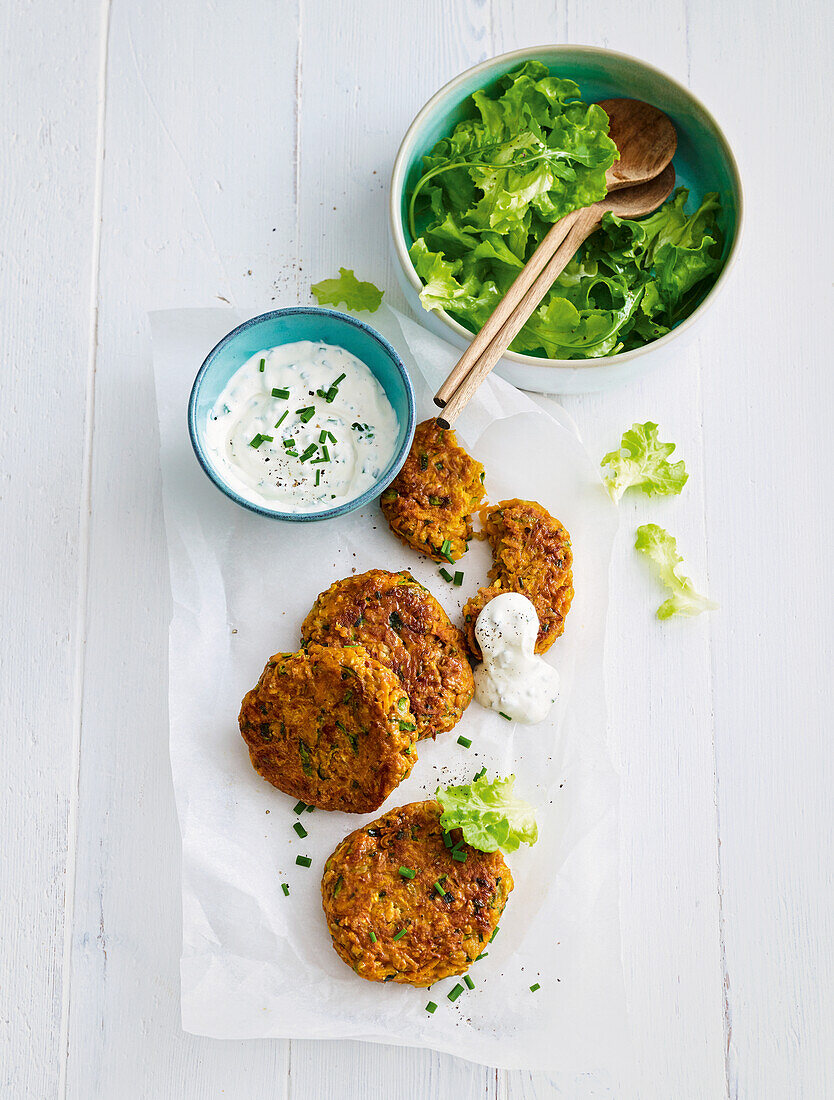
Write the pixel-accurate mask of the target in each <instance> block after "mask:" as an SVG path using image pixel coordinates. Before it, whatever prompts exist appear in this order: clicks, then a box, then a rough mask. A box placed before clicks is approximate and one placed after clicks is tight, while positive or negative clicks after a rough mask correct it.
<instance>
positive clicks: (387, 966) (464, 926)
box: [321, 802, 513, 986]
mask: <svg viewBox="0 0 834 1100" xmlns="http://www.w3.org/2000/svg"><path fill="white" fill-rule="evenodd" d="M440 814H441V806H440V804H439V803H438V802H411V803H409V805H407V806H400V807H398V808H397V809H396V810H391V811H390V812H389V813H387V814H384V815H383V816H382V817H380V818H378V819H377V820H376V821H373V822H371V824H370V825H365V826H364V827H363V828H361V829H357V830H356V832H353V833H351V834H350V836H348V837H346V838H345V839H344V840H343V841H342V842H341V844H340V845H339V846H338V848H336V850H335V852H334V853H333V855H332V856H331V857H330V858H329V859H328V861H327V863H326V864H325V868H324V875H323V877H322V880H321V896H322V905H323V907H324V915H325V917H326V918H327V926H328V928H329V930H330V935H331V936H332V938H333V946H334V948H335V949H336V952H337V953H338V955H339V957H340V958H341V959H343V960H344V961H345V962H346V963H347V964H348V966H350V967H352V969H353V970H355V971H356V973H357V974H358V975H359V977H360V978H366V979H367V980H368V981H372V982H389V981H391V982H401V983H405V984H408V985H419V986H425V985H431V984H432V983H433V982H436V981H438V980H439V979H440V978H446V977H448V976H449V975H450V974H462V973H464V971H466V970H468V969H469V967H470V966H471V965H472V963H473V962H474V961H475V959H476V958H477V957H478V955H479V954H480V953H481V952H482V951H483V950H484V947H485V945H486V944H487V943H488V942H489V939H490V937H491V936H492V934H493V932H494V931H495V929H496V928H497V927H498V922H499V920H500V919H501V914H502V913H503V911H504V905H505V904H506V901H507V898H508V896H509V894H510V891H511V890H512V888H513V878H512V875H511V874H510V871H509V868H508V867H507V865H506V863H505V862H504V858H503V856H502V855H501V853H500V852H489V853H488V852H480V851H478V849H477V848H471V847H469V845H467V844H463V846H462V849H461V850H462V851H464V852H465V853H466V861H465V862H459V861H457V860H454V859H452V856H451V849H450V848H447V847H446V844H445V843H444V841H443V828H442V826H441V824H440ZM451 839H452V843H453V845H457V843H458V842H459V841H460V840H461V835H460V830H459V829H454V830H453V831H452V833H451ZM400 867H404V868H406V869H408V870H413V871H415V872H416V874H415V877H414V878H413V879H408V878H405V877H403V876H402V875H401V874H400ZM435 883H440V885H441V888H442V890H443V891H444V892H443V894H442V895H441V894H440V892H439V891H438V890H437V889H436V888H435ZM402 929H405V935H404V936H402V937H401V938H400V939H398V940H395V939H394V936H396V935H397V933H398V932H401V931H402ZM371 932H373V933H374V935H375V936H376V943H374V942H372V940H371V937H370V933H371Z"/></svg>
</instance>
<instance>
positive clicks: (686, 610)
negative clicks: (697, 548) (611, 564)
mask: <svg viewBox="0 0 834 1100" xmlns="http://www.w3.org/2000/svg"><path fill="white" fill-rule="evenodd" d="M634 549H635V550H637V551H639V553H641V554H645V555H646V556H647V557H648V559H649V560H650V561H651V562H652V564H653V566H654V568H655V572H656V573H657V575H658V577H659V578H660V580H661V581H662V583H663V584H664V585H665V586H666V588H668V590H669V591H670V592H671V593H672V595H671V596H670V597H669V599H668V600H665V601H664V602H663V603H662V604H661V605H660V607H659V608H658V609H657V617H658V619H669V618H671V617H672V615H700V614H701V612H702V611H714V610H715V608H717V607H718V604H717V603H713V602H712V600H708V599H707V598H706V596H700V595H699V594H698V593H697V592H696V591H695V589H694V588H693V586H692V581H691V580H690V579H689V578H688V577H681V576H679V575H678V566H679V565H681V564H682V562H683V558H682V557H681V556H680V554H679V553H678V546H677V543H676V542H675V539H674V538H673V537H672V536H671V535H670V534H669V532H668V531H664V530H663V528H662V527H658V525H657V524H656V523H645V524H644V525H643V526H642V527H638V528H637V541H636V542H635V543H634Z"/></svg>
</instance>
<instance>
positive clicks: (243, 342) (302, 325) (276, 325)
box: [188, 306, 415, 523]
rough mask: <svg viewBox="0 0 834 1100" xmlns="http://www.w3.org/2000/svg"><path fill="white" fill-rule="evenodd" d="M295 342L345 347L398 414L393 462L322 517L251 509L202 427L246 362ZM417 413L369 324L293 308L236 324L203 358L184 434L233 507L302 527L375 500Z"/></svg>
mask: <svg viewBox="0 0 834 1100" xmlns="http://www.w3.org/2000/svg"><path fill="white" fill-rule="evenodd" d="M296 340H312V341H314V342H316V343H323V344H336V345H337V346H338V347H341V348H344V349H345V350H346V351H349V352H350V353H351V354H352V355H355V356H356V358H357V359H361V361H362V362H363V363H364V364H365V366H366V367H368V369H369V370H370V371H371V373H372V374H373V375H374V377H375V378H376V380H377V381H378V382H379V384H380V385H381V386H382V388H383V390H385V394H386V396H387V397H388V400H389V401H390V402H391V405H392V407H393V409H394V412H395V413H396V414H397V423H398V425H399V431H398V433H397V444H396V447H395V450H394V457H393V458H392V459H391V461H390V462H389V464H388V466H387V467H386V469H385V470H384V471H383V473H382V474H381V475H380V477H379V478H378V479H377V481H376V482H375V483H374V485H372V486H371V488H370V489H367V490H366V491H365V492H364V493H363V494H362V495H361V496H358V497H356V498H355V499H354V500H348V501H345V503H344V504H340V505H339V506H338V507H337V508H329V509H328V510H327V511H324V512H282V511H278V510H277V509H273V508H268V507H265V506H263V505H259V504H253V503H252V501H249V500H245V499H244V498H243V497H241V496H239V495H238V494H237V493H236V492H235V491H234V489H232V488H230V486H229V485H228V484H227V483H226V481H225V480H224V477H223V474H222V472H221V471H219V470H217V469H216V468H215V467H214V466H213V465H212V462H211V458H210V457H209V455H208V452H207V450H206V447H205V445H204V443H205V428H206V424H207V422H208V417H209V413H210V412H211V410H212V408H213V407H214V403H215V402H216V401H217V398H218V397H219V396H220V394H221V393H222V392H223V390H224V389H225V388H226V384H227V382H228V381H229V379H230V378H231V377H232V375H233V374H234V373H235V371H236V370H238V369H239V368H240V367H242V366H243V364H244V363H245V362H246V361H247V359H251V357H252V356H253V355H254V354H255V352H257V351H262V350H263V349H264V348H274V347H278V346H279V345H281V344H292V343H295V341H296ZM414 424H415V408H414V390H413V389H412V386H411V379H410V378H409V377H408V372H407V371H406V369H405V367H404V366H403V363H402V360H401V359H400V357H399V356H398V355H397V353H396V351H394V349H393V348H392V347H391V345H390V344H389V343H388V341H387V340H385V339H384V338H383V337H382V336H380V334H379V333H378V332H375V331H374V329H372V328H371V327H370V325H366V324H364V323H363V322H362V321H357V320H356V318H355V317H348V316H347V314H345V313H338V312H337V311H336V310H334V309H319V308H317V307H315V306H297V307H294V308H290V309H276V310H273V311H272V312H271V313H262V314H261V315H260V316H259V317H253V318H252V319H251V320H250V321H244V323H243V324H242V325H238V327H237V328H236V329H233V330H232V331H231V332H230V333H229V334H228V335H227V336H224V337H223V339H222V340H221V341H220V343H219V344H218V345H217V346H216V347H215V348H213V349H212V350H211V351H210V352H209V354H208V355H207V356H206V359H205V362H204V363H203V365H202V366H201V367H200V369H199V371H198V372H197V377H196V378H195V379H194V385H193V386H192V388H191V397H190V399H189V402H188V431H189V434H190V436H191V445H192V447H193V448H194V453H195V455H196V456H197V461H198V462H199V463H200V465H201V466H202V468H203V470H204V471H205V472H206V474H207V475H208V477H209V478H210V480H211V481H213V482H214V484H215V485H216V486H217V488H218V489H220V491H221V492H223V493H225V494H226V496H227V497H230V498H231V499H232V500H233V501H235V503H236V504H240V505H241V506H242V507H243V508H248V509H249V510H250V511H251V512H257V513H258V514H259V515H262V516H269V517H270V519H282V520H288V521H290V522H293V523H304V522H308V521H312V520H321V519H334V518H336V517H337V516H343V515H345V514H346V513H347V512H352V511H353V510H354V509H355V508H361V507H362V506H363V505H364V504H367V503H368V502H369V501H371V500H374V499H375V498H376V497H378V496H379V494H380V493H381V492H382V491H383V489H384V488H385V487H386V485H388V484H389V483H390V482H391V481H393V479H394V478H395V477H396V476H397V473H398V472H399V470H400V467H401V466H402V464H403V463H404V462H405V459H406V455H407V454H408V449H409V447H410V446H411V441H412V439H413V438H414Z"/></svg>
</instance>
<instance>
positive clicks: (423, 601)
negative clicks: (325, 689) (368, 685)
mask: <svg viewBox="0 0 834 1100" xmlns="http://www.w3.org/2000/svg"><path fill="white" fill-rule="evenodd" d="M301 640H302V644H304V645H307V644H309V643H310V642H319V643H321V644H322V645H347V644H352V643H358V644H359V645H361V646H363V647H364V648H365V649H366V650H367V652H368V653H369V654H370V655H371V656H372V657H373V658H375V659H376V660H377V661H379V662H380V663H381V664H383V665H385V667H386V668H390V669H391V670H392V671H393V672H395V673H396V674H397V676H398V677H399V679H400V681H401V683H402V686H403V687H404V688H405V690H406V693H407V694H408V698H409V700H410V703H411V712H412V714H413V715H414V720H415V722H416V724H417V735H418V737H430V736H434V735H435V734H438V733H444V732H445V731H447V730H450V729H452V727H453V726H454V725H455V724H456V723H457V722H458V721H459V720H460V717H461V715H462V714H463V712H464V710H466V708H467V707H468V706H469V704H470V703H471V701H472V695H473V692H474V690H475V685H474V681H473V679H472V669H471V668H470V667H469V661H468V659H467V656H466V641H465V639H464V636H463V633H462V632H461V631H460V630H459V629H458V628H457V627H456V626H452V624H451V623H450V622H449V617H448V615H447V614H446V612H445V611H444V610H443V608H442V607H441V606H440V604H439V603H438V602H437V600H436V599H435V598H434V596H432V594H431V593H430V592H429V591H428V589H426V588H424V587H423V585H421V584H419V583H418V582H417V581H415V579H414V578H413V577H412V576H411V574H410V573H408V572H406V571H405V570H403V571H402V572H400V573H389V572H388V571H387V570H385V569H371V570H369V571H368V572H367V573H359V574H357V575H356V576H353V577H347V578H346V579H345V580H342V581H336V582H335V584H332V585H331V586H330V588H328V590H327V591H326V592H323V593H322V594H321V595H320V596H319V597H318V599H317V600H316V602H315V603H314V604H313V609H312V611H311V612H310V614H309V615H308V616H307V618H306V619H305V620H304V624H303V626H302V628H301Z"/></svg>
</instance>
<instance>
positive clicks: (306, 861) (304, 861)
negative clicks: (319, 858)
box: [295, 856, 313, 867]
mask: <svg viewBox="0 0 834 1100" xmlns="http://www.w3.org/2000/svg"><path fill="white" fill-rule="evenodd" d="M295 862H296V863H297V864H298V866H299V867H310V866H311V865H312V863H313V861H312V859H310V857H309V856H296V857H295Z"/></svg>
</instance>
